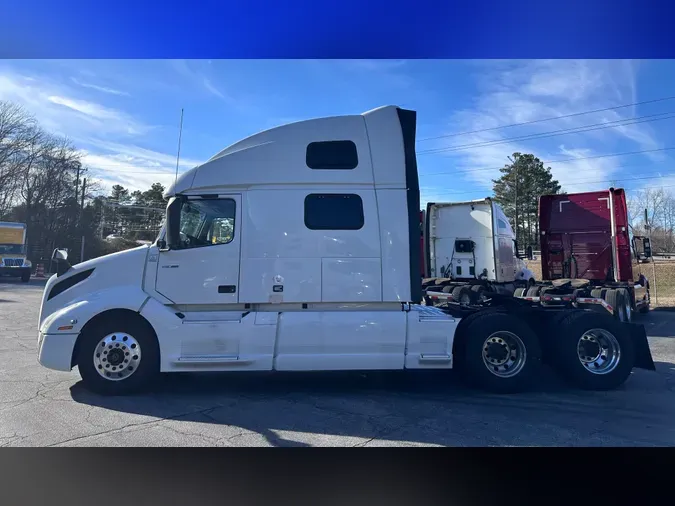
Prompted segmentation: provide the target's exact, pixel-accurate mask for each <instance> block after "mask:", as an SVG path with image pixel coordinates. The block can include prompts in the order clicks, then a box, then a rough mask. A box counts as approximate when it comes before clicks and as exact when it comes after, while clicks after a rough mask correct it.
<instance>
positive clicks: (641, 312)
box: [640, 305, 649, 314]
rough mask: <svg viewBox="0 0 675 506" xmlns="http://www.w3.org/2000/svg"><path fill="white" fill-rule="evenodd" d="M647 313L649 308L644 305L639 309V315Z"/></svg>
mask: <svg viewBox="0 0 675 506" xmlns="http://www.w3.org/2000/svg"><path fill="white" fill-rule="evenodd" d="M647 313H649V306H647V305H645V306H642V307H641V308H640V314H647Z"/></svg>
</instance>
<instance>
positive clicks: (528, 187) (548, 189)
mask: <svg viewBox="0 0 675 506" xmlns="http://www.w3.org/2000/svg"><path fill="white" fill-rule="evenodd" d="M511 159H512V160H513V163H512V164H510V165H505V166H504V167H502V168H501V169H499V171H500V172H501V173H502V176H501V177H500V178H499V179H493V180H492V182H493V187H492V188H493V191H494V194H495V197H494V198H495V201H496V202H497V203H498V204H499V205H500V206H502V208H503V209H504V212H505V213H506V216H508V218H509V220H510V221H511V225H512V226H513V227H514V230H515V228H516V227H515V223H516V221H517V223H518V229H517V230H515V232H516V238H517V240H518V244H519V245H520V246H521V247H524V246H528V245H531V246H533V247H535V246H538V245H539V219H538V212H539V197H540V196H541V195H551V194H556V193H559V192H560V189H561V187H560V183H559V182H558V181H557V180H555V179H553V174H551V168H550V167H544V164H543V162H542V161H541V160H539V158H537V157H536V156H534V155H532V154H521V153H513V156H512V157H511ZM516 176H517V177H516ZM516 188H517V195H518V199H517V205H518V208H517V218H518V219H517V220H516Z"/></svg>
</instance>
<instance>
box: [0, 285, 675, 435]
mask: <svg viewBox="0 0 675 506" xmlns="http://www.w3.org/2000/svg"><path fill="white" fill-rule="evenodd" d="M42 286H43V282H39V281H31V283H29V284H23V283H20V282H17V281H13V280H7V281H4V280H2V281H1V282H0V446H60V445H63V446H65V445H68V446H118V445H119V446H426V445H434V446H436V445H441V446H485V445H500V446H530V445H543V446H552V445H553V446H597V445H612V446H614V445H620V446H653V445H657V446H672V445H675V392H674V390H675V312H673V313H669V312H658V311H653V312H652V313H651V314H650V315H648V316H647V317H643V319H642V321H643V322H644V323H645V325H646V326H647V333H648V335H649V336H650V343H651V346H652V352H653V354H654V360H655V362H656V366H657V371H656V372H648V371H636V372H634V373H633V376H632V377H631V378H630V379H629V381H628V382H627V383H626V385H625V386H624V387H623V388H621V389H619V390H616V391H612V392H603V393H597V392H579V391H574V390H570V389H568V388H567V387H565V386H564V385H562V384H560V382H558V381H557V379H556V378H555V377H554V376H553V375H552V374H548V375H547V377H545V378H544V380H545V381H543V382H542V384H541V386H540V388H539V390H538V391H536V392H532V393H528V394H519V395H510V396H495V395H488V394H485V393H481V392H476V391H471V390H468V389H466V388H464V387H462V386H461V385H460V384H459V383H458V382H457V381H456V380H455V379H454V378H453V377H452V375H448V374H436V373H433V374H425V375H415V376H409V375H405V376H404V375H401V374H374V375H361V374H353V373H350V374H337V375H336V374H311V375H306V374H300V375H287V374H285V375H274V376H270V375H232V374H215V375H214V374H178V375H167V377H166V378H164V379H163V380H162V381H161V382H160V385H159V386H158V388H157V389H156V391H155V392H153V393H150V394H146V395H142V396H135V397H127V398H103V397H99V396H96V395H93V394H91V393H89V392H87V391H85V390H84V389H82V388H81V386H80V384H79V375H78V373H77V371H74V372H71V373H60V372H55V371H50V370H47V369H44V368H42V367H41V366H39V365H38V363H37V360H36V345H37V337H36V326H37V318H38V310H39V301H40V296H41V293H42Z"/></svg>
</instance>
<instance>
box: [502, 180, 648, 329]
mask: <svg viewBox="0 0 675 506" xmlns="http://www.w3.org/2000/svg"><path fill="white" fill-rule="evenodd" d="M539 233H540V241H541V272H542V280H541V281H539V282H537V283H536V285H535V286H533V287H530V288H529V289H525V290H524V289H519V290H517V291H516V292H515V296H516V297H522V298H526V299H528V300H530V301H536V302H540V303H542V304H546V305H572V304H573V305H576V306H577V307H587V306H594V307H598V308H599V307H600V306H603V307H604V308H605V309H606V310H608V311H609V312H611V313H612V314H613V315H614V316H615V317H616V318H618V319H619V320H621V321H627V322H630V321H631V320H632V316H633V313H634V312H636V311H637V312H647V311H649V305H650V298H649V281H648V280H647V278H646V276H645V275H644V274H642V273H641V272H638V273H637V276H635V273H634V272H633V260H632V258H631V249H632V253H633V255H634V258H635V259H636V260H639V259H640V254H641V255H642V257H643V258H644V257H646V258H649V257H651V247H650V244H649V239H647V238H644V237H637V236H636V237H633V239H632V240H631V238H630V231H629V223H628V208H627V202H626V193H625V191H624V190H623V189H621V188H617V189H614V188H610V189H609V190H604V191H595V192H586V193H574V194H565V195H543V196H541V197H540V199H539ZM637 266H638V269H639V268H640V267H639V266H640V264H639V263H637ZM636 278H637V279H636Z"/></svg>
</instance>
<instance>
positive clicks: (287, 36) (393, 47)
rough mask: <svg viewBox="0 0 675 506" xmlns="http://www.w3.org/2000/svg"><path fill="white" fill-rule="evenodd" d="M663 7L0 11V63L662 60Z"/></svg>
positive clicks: (103, 6)
mask: <svg viewBox="0 0 675 506" xmlns="http://www.w3.org/2000/svg"><path fill="white" fill-rule="evenodd" d="M673 10H674V8H673V5H672V4H671V3H667V2H665V1H660V0H657V1H636V0H612V1H599V0H586V1H579V0H571V1H566V2H560V1H559V2H554V1H544V0H539V1H524V0H520V1H509V2H504V1H496V0H493V1H482V2H481V1H470V2H458V1H454V2H447V1H446V2H443V1H436V2H429V1H426V2H422V1H417V2H401V1H400V0H399V1H396V0H391V1H380V0H378V1H376V0H358V1H351V0H341V1H339V2H337V1H333V2H299V1H292V0H285V1H276V2H272V1H267V2H265V1H241V2H216V1H213V0H203V1H201V2H181V1H178V0H174V1H173V2H167V1H163V2H159V1H156V0H145V1H133V2H132V1H128V0H118V1H115V2H95V1H91V0H88V1H84V0H62V1H60V2H53V1H48V0H23V1H21V2H19V1H14V2H10V1H8V2H5V3H4V5H3V7H2V11H1V14H0V57H2V58H391V57H396V58H401V57H403V58H514V57H515V58H543V57H546V58H579V57H585V58H613V57H631V58H634V57H639V58H664V57H672V56H673V55H675V35H673V33H674V30H673V26H672V20H673V19H674V16H673Z"/></svg>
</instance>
